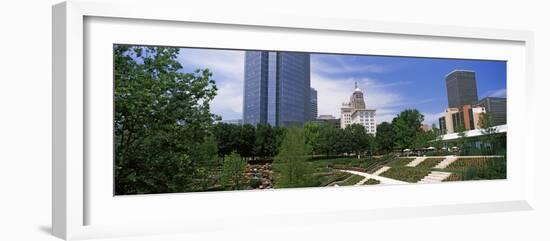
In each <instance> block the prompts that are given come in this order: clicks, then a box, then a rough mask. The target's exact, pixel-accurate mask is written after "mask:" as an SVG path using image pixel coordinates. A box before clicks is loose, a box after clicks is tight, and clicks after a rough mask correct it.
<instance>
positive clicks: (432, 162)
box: [416, 158, 445, 168]
mask: <svg viewBox="0 0 550 241" xmlns="http://www.w3.org/2000/svg"><path fill="white" fill-rule="evenodd" d="M443 160H445V158H428V159H426V160H424V161H423V162H421V163H420V164H418V165H417V166H416V167H418V168H434V167H435V166H436V165H437V164H439V163H440V162H442V161H443Z"/></svg>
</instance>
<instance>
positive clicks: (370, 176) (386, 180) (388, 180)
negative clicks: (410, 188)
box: [340, 170, 409, 185]
mask: <svg viewBox="0 0 550 241" xmlns="http://www.w3.org/2000/svg"><path fill="white" fill-rule="evenodd" d="M340 171H341V172H347V173H351V174H354V175H358V176H363V177H365V178H364V179H363V180H361V181H360V182H358V183H357V184H355V185H358V184H359V183H361V184H363V183H365V182H366V181H367V180H368V179H374V180H378V181H380V184H409V183H408V182H403V181H399V180H395V179H391V178H387V177H382V176H378V175H373V174H370V173H366V172H358V171H351V170H340Z"/></svg>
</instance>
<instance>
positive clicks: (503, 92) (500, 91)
mask: <svg viewBox="0 0 550 241" xmlns="http://www.w3.org/2000/svg"><path fill="white" fill-rule="evenodd" d="M485 96H487V97H506V88H504V89H498V90H490V91H487V92H485V95H484V96H483V97H481V98H485Z"/></svg>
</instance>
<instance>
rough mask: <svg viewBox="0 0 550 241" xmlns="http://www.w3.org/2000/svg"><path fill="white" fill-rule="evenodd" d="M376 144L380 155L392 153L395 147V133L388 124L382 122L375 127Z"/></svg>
mask: <svg viewBox="0 0 550 241" xmlns="http://www.w3.org/2000/svg"><path fill="white" fill-rule="evenodd" d="M376 143H377V145H378V150H380V151H381V152H382V153H389V152H391V151H393V149H394V146H395V133H394V131H393V127H392V125H391V124H390V123H388V122H382V123H380V124H379V125H378V126H376Z"/></svg>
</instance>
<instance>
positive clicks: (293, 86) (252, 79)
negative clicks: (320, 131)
mask: <svg viewBox="0 0 550 241" xmlns="http://www.w3.org/2000/svg"><path fill="white" fill-rule="evenodd" d="M244 68H245V71H244V98H243V102H244V103H243V122H244V123H248V124H254V125H256V124H266V123H269V124H271V125H272V126H276V125H282V126H284V125H289V124H303V123H305V122H306V121H308V120H309V119H310V117H311V114H310V111H311V102H310V61H309V54H306V53H291V52H269V51H247V52H246V54H245V66H244Z"/></svg>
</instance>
